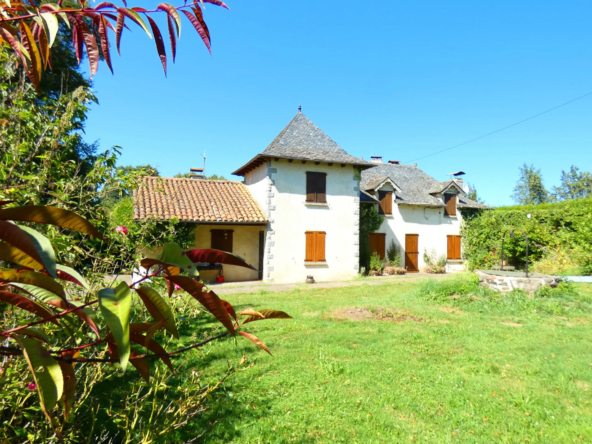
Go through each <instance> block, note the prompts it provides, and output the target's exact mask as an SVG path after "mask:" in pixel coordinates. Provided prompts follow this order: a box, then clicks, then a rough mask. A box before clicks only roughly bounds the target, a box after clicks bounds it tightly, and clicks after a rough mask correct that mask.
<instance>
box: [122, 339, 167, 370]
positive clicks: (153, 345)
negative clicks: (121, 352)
mask: <svg viewBox="0 0 592 444" xmlns="http://www.w3.org/2000/svg"><path fill="white" fill-rule="evenodd" d="M130 341H132V342H135V343H136V344H139V345H141V346H142V347H145V346H146V336H144V335H141V334H140V333H130ZM147 348H148V350H150V351H151V352H152V353H154V354H155V355H164V356H159V358H160V359H162V361H163V362H164V363H165V364H166V365H167V367H168V368H169V369H170V370H171V371H172V372H173V373H174V372H175V369H174V368H173V364H172V362H171V358H169V357H168V356H166V350H165V349H164V348H162V347H161V345H160V344H159V343H158V342H156V341H155V340H154V339H151V340H150V343H149V345H148V347H147Z"/></svg>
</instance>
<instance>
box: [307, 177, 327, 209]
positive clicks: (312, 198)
mask: <svg viewBox="0 0 592 444" xmlns="http://www.w3.org/2000/svg"><path fill="white" fill-rule="evenodd" d="M306 202H307V203H327V173H313V172H310V171H308V172H307V173H306Z"/></svg>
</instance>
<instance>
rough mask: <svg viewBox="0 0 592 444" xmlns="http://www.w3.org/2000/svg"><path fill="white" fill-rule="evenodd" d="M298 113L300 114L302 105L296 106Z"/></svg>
mask: <svg viewBox="0 0 592 444" xmlns="http://www.w3.org/2000/svg"><path fill="white" fill-rule="evenodd" d="M298 112H299V113H301V112H302V105H298Z"/></svg>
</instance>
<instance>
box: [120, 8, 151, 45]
mask: <svg viewBox="0 0 592 444" xmlns="http://www.w3.org/2000/svg"><path fill="white" fill-rule="evenodd" d="M117 11H119V12H121V13H123V14H125V15H126V16H128V17H129V18H131V19H132V20H133V21H134V22H136V24H138V25H139V26H141V27H142V29H143V30H144V31H146V34H148V37H150V38H152V34H150V31H148V27H147V26H146V23H144V21H143V20H142V18H141V17H140V16H139V15H138V13H137V12H136V11H134V10H133V9H128V8H118V9H117Z"/></svg>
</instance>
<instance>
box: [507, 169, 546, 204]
mask: <svg viewBox="0 0 592 444" xmlns="http://www.w3.org/2000/svg"><path fill="white" fill-rule="evenodd" d="M512 198H513V199H514V200H515V201H516V202H517V203H518V204H520V205H539V204H543V203H545V202H548V201H549V194H548V192H547V190H546V189H545V186H544V185H543V176H542V174H541V170H540V169H539V170H536V169H535V168H534V166H533V165H530V166H528V165H527V164H524V165H523V166H522V167H520V179H518V182H517V184H516V187H515V188H514V194H513V195H512Z"/></svg>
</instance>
